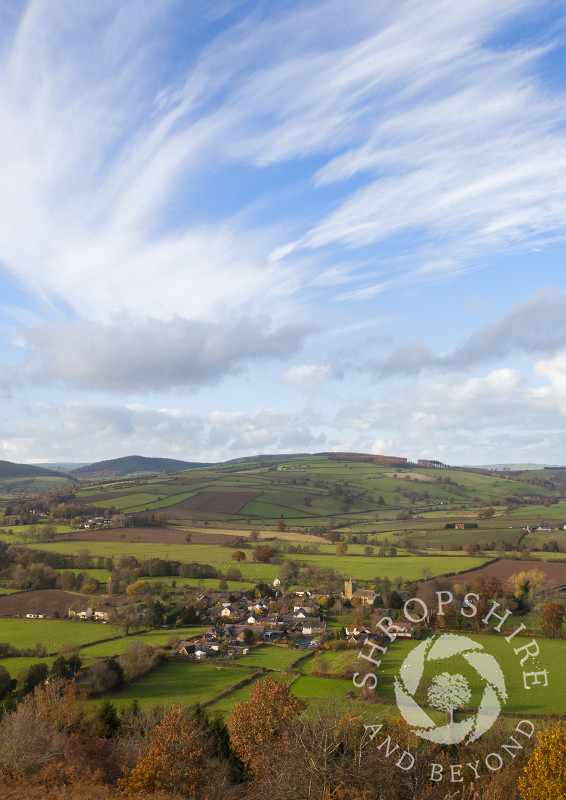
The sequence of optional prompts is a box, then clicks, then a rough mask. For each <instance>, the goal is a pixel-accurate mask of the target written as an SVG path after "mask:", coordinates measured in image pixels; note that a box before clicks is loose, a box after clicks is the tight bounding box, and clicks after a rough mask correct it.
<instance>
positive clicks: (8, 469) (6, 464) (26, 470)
mask: <svg viewBox="0 0 566 800" xmlns="http://www.w3.org/2000/svg"><path fill="white" fill-rule="evenodd" d="M45 477H51V478H67V479H68V480H76V478H73V476H72V475H69V474H68V473H66V472H59V471H58V470H54V469H45V468H44V467H36V466H34V465H33V464H16V463H15V462H13V461H0V478H45Z"/></svg>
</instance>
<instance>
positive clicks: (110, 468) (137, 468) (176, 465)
mask: <svg viewBox="0 0 566 800" xmlns="http://www.w3.org/2000/svg"><path fill="white" fill-rule="evenodd" d="M209 466H211V463H210V462H207V463H204V462H198V461H179V460H178V459H176V458H149V457H146V456H124V457H122V458H111V459H108V460H107V461H97V462H95V463H94V464H87V465H86V466H85V467H79V468H78V469H73V470H71V471H70V472H69V474H70V475H72V476H75V477H76V478H79V479H83V480H85V479H87V478H121V477H125V476H126V475H136V474H137V473H140V472H158V473H163V472H179V471H180V470H183V469H195V468H197V467H209Z"/></svg>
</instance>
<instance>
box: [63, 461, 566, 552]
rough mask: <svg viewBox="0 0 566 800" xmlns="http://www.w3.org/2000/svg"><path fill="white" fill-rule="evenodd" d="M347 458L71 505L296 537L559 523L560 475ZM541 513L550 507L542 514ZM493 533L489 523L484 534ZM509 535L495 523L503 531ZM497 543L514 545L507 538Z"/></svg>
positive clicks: (110, 486) (167, 481)
mask: <svg viewBox="0 0 566 800" xmlns="http://www.w3.org/2000/svg"><path fill="white" fill-rule="evenodd" d="M352 455H353V458H352V459H351V460H350V459H346V458H345V457H344V455H342V457H341V459H340V460H337V459H336V457H335V456H334V455H333V454H328V455H321V454H318V455H310V456H294V455H289V456H287V457H284V456H278V457H277V458H276V459H269V458H267V457H265V456H261V457H258V458H257V459H255V458H254V459H249V460H246V461H242V462H240V463H234V462H232V463H225V464H217V465H213V466H209V467H203V466H200V467H195V468H193V469H190V470H187V471H183V472H180V473H178V474H175V473H168V474H162V475H154V476H153V477H150V476H143V475H141V476H135V477H129V478H121V479H116V478H108V479H107V480H102V481H101V485H100V486H98V487H96V489H95V488H93V487H88V488H85V489H81V490H79V491H77V492H76V493H75V499H76V501H77V502H80V503H92V504H94V505H99V506H108V507H110V506H114V507H115V508H116V509H118V510H120V511H121V512H122V513H124V514H140V513H145V512H155V511H160V512H163V513H165V514H166V515H167V517H168V518H169V519H170V520H176V521H178V522H179V524H186V523H187V522H189V523H193V522H195V521H200V523H204V522H206V523H207V524H208V522H211V523H212V522H214V521H216V522H220V523H222V524H235V525H238V524H240V525H242V524H244V525H246V526H248V527H256V528H262V527H265V526H274V525H275V524H276V523H277V522H278V520H281V519H283V520H284V521H285V523H286V525H292V526H293V527H296V528H301V529H303V530H304V529H306V528H313V529H314V528H319V527H322V526H323V527H328V526H335V527H343V526H348V527H349V528H351V529H356V530H360V531H369V530H373V529H376V530H377V529H379V528H381V526H382V525H385V526H386V527H387V528H388V529H389V530H393V529H395V530H400V531H403V530H407V529H411V528H417V529H418V530H420V531H421V532H422V531H423V530H424V529H426V528H428V527H429V523H430V526H432V527H434V528H435V529H436V528H442V529H444V523H445V522H449V521H451V520H454V519H456V520H457V521H458V520H460V519H461V520H466V519H467V520H470V519H476V518H477V515H478V512H479V511H480V510H481V509H482V508H489V507H491V506H494V507H495V508H496V509H498V515H499V514H500V513H501V512H502V511H503V510H504V509H507V508H509V510H511V509H516V511H515V512H514V513H516V514H521V513H522V512H523V511H524V513H525V514H526V517H525V522H526V523H528V524H533V523H535V522H538V521H539V520H540V519H548V518H549V517H550V516H552V517H553V518H554V515H555V514H560V515H564V509H563V508H562V505H561V504H558V499H559V498H560V497H564V496H565V493H566V486H565V485H564V482H563V478H564V474H563V473H562V474H560V473H559V474H558V475H556V476H555V478H556V479H557V480H551V479H550V477H554V476H548V475H547V474H545V475H544V477H543V476H540V477H539V476H537V475H534V476H533V475H532V473H530V472H527V473H524V474H523V475H517V476H508V475H501V474H498V473H496V474H485V473H484V472H483V471H481V470H479V471H478V470H477V469H474V470H470V471H467V470H465V469H462V468H451V469H449V468H446V467H439V468H436V469H433V468H425V467H418V466H415V465H413V466H411V467H410V468H409V469H407V468H399V467H394V466H383V465H382V464H375V463H372V462H370V461H366V460H365V459H360V458H357V457H356V454H352ZM381 458H384V457H381ZM91 469H92V467H91ZM75 474H77V473H75ZM83 474H84V473H83ZM546 504H552V513H550V509H549V508H548V507H547V505H546ZM493 513H495V512H493ZM417 519H419V520H420V521H419V522H418V523H417V522H416V520H417ZM411 520H413V522H411ZM481 527H483V525H482V526H481ZM499 527H500V525H499V524H495V523H494V522H493V521H491V522H490V523H489V525H488V526H487V528H489V529H490V530H493V529H494V528H499ZM509 527H510V526H509V523H508V522H505V524H504V526H503V530H509ZM513 527H514V526H513ZM313 532H316V531H313ZM452 533H453V532H452ZM415 535H417V534H415ZM419 535H420V534H419ZM505 536H511V537H512V538H514V539H516V538H517V533H516V531H515V530H513V532H512V533H509V534H505ZM499 538H501V535H500V536H499Z"/></svg>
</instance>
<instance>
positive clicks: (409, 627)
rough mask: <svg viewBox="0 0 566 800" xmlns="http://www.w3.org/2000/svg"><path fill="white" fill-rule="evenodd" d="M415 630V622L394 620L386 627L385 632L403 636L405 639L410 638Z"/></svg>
mask: <svg viewBox="0 0 566 800" xmlns="http://www.w3.org/2000/svg"><path fill="white" fill-rule="evenodd" d="M412 631H413V623H412V622H403V621H399V622H393V623H392V624H391V625H389V626H388V627H387V628H385V633H390V634H391V635H392V636H394V637H395V638H397V637H399V638H403V639H410V638H411V634H412Z"/></svg>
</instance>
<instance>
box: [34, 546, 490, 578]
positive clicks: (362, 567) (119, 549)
mask: <svg viewBox="0 0 566 800" xmlns="http://www.w3.org/2000/svg"><path fill="white" fill-rule="evenodd" d="M31 546H32V547H38V548H39V549H43V550H47V551H54V552H58V553H74V554H76V553H78V552H79V551H80V550H85V549H86V550H88V551H89V552H90V554H91V555H92V556H99V555H104V556H111V557H114V558H119V557H120V556H122V555H135V556H136V558H138V559H139V560H145V559H149V558H165V559H178V560H180V561H187V562H188V561H198V562H200V563H206V564H211V565H212V566H214V567H217V568H218V569H220V570H223V571H225V570H226V569H228V567H233V566H234V562H233V561H232V560H231V558H230V556H231V554H232V549H231V548H228V547H222V546H221V545H216V544H190V545H187V544H177V545H175V544H158V543H154V544H148V543H147V542H144V543H137V542H135V541H134V542H129V541H116V542H53V543H50V544H43V543H42V544H41V545H31ZM246 553H247V554H248V555H249V557H250V559H251V557H252V553H251V551H246ZM282 557H283V558H290V559H293V560H297V561H300V562H302V563H306V564H313V565H315V566H317V567H330V568H331V569H334V570H335V571H337V572H343V573H344V574H346V575H351V576H352V577H353V578H356V579H358V580H362V581H371V580H373V579H374V578H375V577H385V576H390V577H391V576H394V575H402V576H403V578H404V579H405V580H416V579H419V578H422V577H423V569H424V568H426V567H428V568H429V569H431V570H432V571H433V574H434V575H443V574H445V573H448V572H462V571H464V570H467V569H471V568H472V567H477V566H478V565H479V564H481V563H483V562H484V561H485V560H487V559H483V560H482V559H480V558H472V557H470V556H436V557H429V558H425V557H422V556H410V555H404V556H395V557H391V558H390V557H387V558H379V557H377V556H362V555H359V556H358V555H348V554H347V555H345V556H339V555H337V554H336V553H334V554H331V553H318V554H316V555H303V554H299V553H293V554H290V553H284V554H282ZM238 568H239V569H240V571H241V572H242V575H243V577H244V579H247V580H265V581H272V580H273V579H274V578H275V577H276V576H277V573H278V571H279V568H278V567H277V566H276V565H273V564H260V563H257V562H254V561H251V560H246V561H243V562H241V563H240V564H239V567H238Z"/></svg>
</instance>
